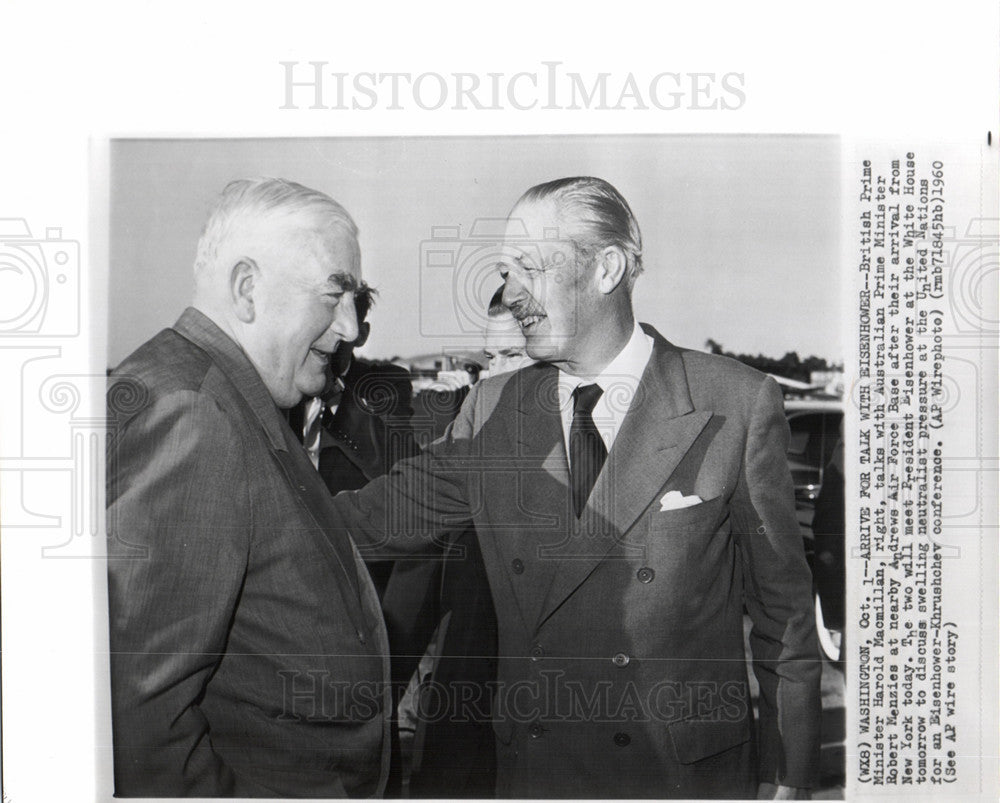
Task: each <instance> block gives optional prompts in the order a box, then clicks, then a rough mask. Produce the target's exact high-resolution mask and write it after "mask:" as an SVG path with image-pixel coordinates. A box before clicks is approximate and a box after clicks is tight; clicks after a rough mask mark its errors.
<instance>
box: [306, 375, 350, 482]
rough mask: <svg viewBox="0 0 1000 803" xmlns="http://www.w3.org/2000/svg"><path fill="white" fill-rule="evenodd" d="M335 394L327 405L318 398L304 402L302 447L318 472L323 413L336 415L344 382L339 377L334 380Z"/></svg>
mask: <svg viewBox="0 0 1000 803" xmlns="http://www.w3.org/2000/svg"><path fill="white" fill-rule="evenodd" d="M336 387H337V394H336V395H334V398H335V399H336V401H332V402H331V403H329V404H327V403H325V402H324V401H323V399H321V398H320V397H319V396H314V397H313V398H311V399H309V400H308V401H307V402H306V409H305V412H304V414H303V416H302V445H303V446H305V449H306V453H307V454H308V455H309V459H310V460H311V461H312V464H313V467H314V468H315V469H316V470H317V471H318V470H319V452H320V441H321V440H322V435H323V412H324V411H325V410H330V411H331V414H336V412H337V408H338V407H339V406H340V395H339V394H340V393H343V392H344V380H343V379H341V378H340V377H339V376H338V377H337V379H336Z"/></svg>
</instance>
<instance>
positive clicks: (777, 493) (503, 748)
mask: <svg viewBox="0 0 1000 803" xmlns="http://www.w3.org/2000/svg"><path fill="white" fill-rule="evenodd" d="M647 332H649V333H650V334H652V335H653V337H654V341H655V342H654V348H653V354H652V356H651V358H650V361H649V364H648V365H647V367H646V369H645V371H644V373H643V376H642V379H641V381H640V384H639V388H638V391H637V394H636V396H635V398H634V399H633V400H632V403H631V406H630V407H629V412H628V415H627V416H626V418H625V421H624V423H623V425H622V428H621V430H620V431H619V433H618V436H617V439H616V440H615V443H614V445H613V448H612V449H611V452H610V454H609V455H608V458H607V461H606V462H605V464H604V468H603V470H602V472H601V474H600V476H599V477H598V479H597V483H596V485H595V487H594V492H593V494H592V496H591V499H590V502H589V504H588V507H587V509H586V510H585V512H584V514H583V516H582V517H581V519H580V520H579V521H578V520H577V519H576V518H575V517H574V516H573V515H572V509H571V498H570V492H569V472H568V467H567V459H566V452H565V447H564V441H563V433H562V428H561V422H560V417H559V412H558V409H557V406H556V403H555V400H556V398H557V394H556V383H557V371H556V369H555V368H553V367H551V366H545V365H536V366H532V367H529V368H525V369H523V370H521V371H519V372H516V373H514V374H512V375H508V376H502V377H496V378H495V379H487V380H486V381H484V382H481V383H479V384H478V385H476V386H475V387H474V388H473V389H472V392H471V393H470V395H469V397H468V399H467V400H466V402H465V404H464V405H463V408H462V411H461V413H460V414H459V416H458V418H457V420H456V421H455V423H454V425H453V427H452V428H451V430H450V432H449V433H448V435H447V436H446V437H445V438H443V439H442V440H440V441H438V442H437V443H436V444H434V445H433V446H432V447H431V448H430V449H429V450H428V451H427V452H425V454H424V455H423V456H421V457H420V458H417V459H414V460H408V461H403V462H402V463H400V464H398V465H397V466H396V468H395V469H394V470H393V471H392V472H390V474H389V475H388V476H387V477H386V478H383V479H380V480H377V481H376V482H374V483H372V484H370V485H369V486H367V487H366V488H365V489H364V490H362V491H359V492H352V493H348V494H341V495H339V496H338V497H337V498H336V500H335V501H336V503H337V509H338V511H339V512H340V514H341V516H342V519H343V526H344V527H347V528H350V529H351V531H352V532H353V533H355V534H356V535H357V537H358V539H359V544H360V543H362V542H365V541H366V542H368V546H367V547H366V546H362V547H361V548H362V551H363V552H364V551H366V550H371V549H379V548H381V547H380V545H384V544H385V543H386V542H392V544H393V547H394V548H396V549H399V548H401V546H403V545H409V546H410V547H411V548H413V549H416V548H417V541H419V540H420V539H418V538H416V537H414V536H416V535H423V536H425V538H426V536H431V535H437V534H439V533H440V532H441V531H442V530H443V529H445V528H454V527H456V526H461V525H463V524H468V523H474V524H475V527H476V532H477V534H478V537H479V540H480V545H481V548H482V553H483V559H484V561H485V563H486V570H487V575H488V577H489V582H490V587H491V591H492V594H493V598H494V603H495V606H496V611H497V617H498V624H499V653H500V659H499V686H498V694H497V696H496V700H495V721H494V728H495V731H496V734H497V739H498V754H497V760H498V792H499V793H500V794H501V795H502V796H514V797H597V798H600V797H613V798H621V797H753V796H754V794H755V791H756V789H755V787H756V783H757V782H758V780H765V781H779V782H781V783H785V784H788V785H791V786H809V785H811V783H812V781H813V777H814V774H815V771H816V765H817V762H818V755H819V715H820V696H819V675H820V664H819V661H818V647H817V643H816V633H815V625H814V619H813V614H812V599H811V583H810V576H809V569H808V566H807V565H806V561H805V557H804V554H803V547H802V539H801V536H800V534H799V528H798V524H797V522H796V518H795V512H794V503H793V494H792V484H791V477H790V475H789V471H788V466H787V462H786V459H785V448H786V445H787V440H788V427H787V423H786V421H785V418H784V415H783V406H782V397H781V392H780V390H779V389H778V386H777V385H776V384H775V383H774V382H773V381H772V380H770V379H768V378H767V377H765V376H764V375H763V374H760V373H759V372H757V371H754V370H753V369H750V368H748V367H746V366H744V365H742V364H740V363H736V362H734V361H732V360H728V359H726V358H724V357H718V356H714V355H708V354H702V353H700V352H693V351H685V350H681V349H678V348H676V347H675V346H672V345H671V344H669V343H668V342H667V341H665V340H664V339H663V338H662V337H660V336H659V335H658V334H657V333H655V332H654V331H653V330H651V329H649V328H647ZM670 491H678V492H680V493H682V494H684V495H685V496H692V495H697V496H699V497H700V499H701V500H703V501H702V502H701V503H700V504H696V505H693V506H691V507H685V508H681V509H673V510H667V511H661V509H660V508H661V500H662V498H663V497H664V495H665V494H666V493H668V492H670ZM386 498H391V499H394V500H400V501H399V503H398V504H397V508H396V511H395V513H394V521H393V525H392V528H391V529H387V526H386V525H387V522H386V519H385V513H386V506H385V505H384V502H383V500H384V499H386ZM401 518H402V519H403V520H402V521H401V520H400V519H401ZM744 604H745V605H746V608H747V609H748V611H749V613H750V615H751V617H752V619H753V631H752V633H751V646H752V648H753V652H754V662H755V673H756V675H757V679H758V681H759V683H760V688H761V695H760V702H759V710H760V717H759V728H760V737H759V740H758V739H757V737H756V735H755V728H754V716H753V711H752V707H751V701H750V697H749V691H748V679H747V675H746V665H745V661H744V650H743V625H742V622H743V607H744ZM755 754H756V755H755Z"/></svg>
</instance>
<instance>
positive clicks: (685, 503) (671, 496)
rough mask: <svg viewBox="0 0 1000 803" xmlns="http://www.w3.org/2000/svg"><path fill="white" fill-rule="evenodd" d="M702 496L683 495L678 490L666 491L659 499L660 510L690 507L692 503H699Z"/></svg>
mask: <svg viewBox="0 0 1000 803" xmlns="http://www.w3.org/2000/svg"><path fill="white" fill-rule="evenodd" d="M702 501H703V500H702V498H701V497H700V496H698V495H697V494H692V495H691V496H684V494H682V493H681V492H680V491H668V492H667V493H665V494H664V495H663V498H662V499H660V512H661V513H662V512H663V511H665V510H679V509H680V508H682V507H691V506H692V505H700V504H701V503H702Z"/></svg>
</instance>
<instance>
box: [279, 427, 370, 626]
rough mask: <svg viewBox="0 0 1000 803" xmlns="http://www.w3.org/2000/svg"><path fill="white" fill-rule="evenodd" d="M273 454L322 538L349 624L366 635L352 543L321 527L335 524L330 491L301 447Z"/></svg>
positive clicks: (342, 535) (342, 536) (338, 534)
mask: <svg viewBox="0 0 1000 803" xmlns="http://www.w3.org/2000/svg"><path fill="white" fill-rule="evenodd" d="M274 454H275V457H276V459H277V461H278V463H279V464H280V465H281V468H282V471H283V472H284V474H285V478H286V479H287V481H288V483H289V485H291V487H292V490H293V491H294V492H295V493H296V495H297V496H298V497H299V499H300V500H301V502H302V504H303V505H304V506H305V508H306V510H308V511H309V515H310V516H311V518H312V519H313V523H314V525H315V528H316V530H318V531H319V532H320V533H321V534H322V537H321V539H320V546H321V548H322V551H323V552H324V554H326V555H327V557H328V558H329V563H330V567H331V569H332V570H333V574H334V576H335V577H336V578H337V582H336V583H335V585H336V586H337V589H338V590H339V591H340V594H341V597H342V598H343V600H344V607H345V609H346V610H347V612H348V615H349V616H350V618H351V622H352V623H353V624H354V626H355V628H356V629H357V630H358V631H359V632H366V631H367V628H366V627H365V626H364V616H363V614H362V603H361V590H360V583H359V581H358V571H357V561H356V559H355V555H354V550H353V549H352V545H351V542H350V540H349V538H347V537H346V535H345V534H343V533H339V532H335V531H331V530H329V529H327V527H325V526H324V522H330V521H334V520H335V517H334V515H333V511H332V510H331V507H332V502H331V496H330V492H329V490H327V488H326V486H325V485H324V484H323V480H322V479H321V478H320V476H319V474H318V473H316V470H315V469H314V468H313V466H312V463H310V462H309V458H308V457H307V455H306V453H305V452H304V451H303V450H302V448H301V447H300V448H298V449H288V450H285V451H280V452H275V453H274Z"/></svg>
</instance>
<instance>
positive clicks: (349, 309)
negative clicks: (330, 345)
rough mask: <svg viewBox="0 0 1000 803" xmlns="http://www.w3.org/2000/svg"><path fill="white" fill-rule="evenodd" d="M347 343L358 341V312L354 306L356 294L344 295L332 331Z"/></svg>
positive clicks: (336, 310)
mask: <svg viewBox="0 0 1000 803" xmlns="http://www.w3.org/2000/svg"><path fill="white" fill-rule="evenodd" d="M329 331H331V332H333V333H334V334H335V335H336V336H337V337H338V338H339V339H340V340H342V341H344V342H345V343H353V342H354V341H355V340H357V339H358V311H357V309H356V308H355V306H354V293H344V295H342V296H341V297H340V303H339V304H337V308H336V309H335V310H334V313H333V322H332V323H331V324H330V330H329Z"/></svg>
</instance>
